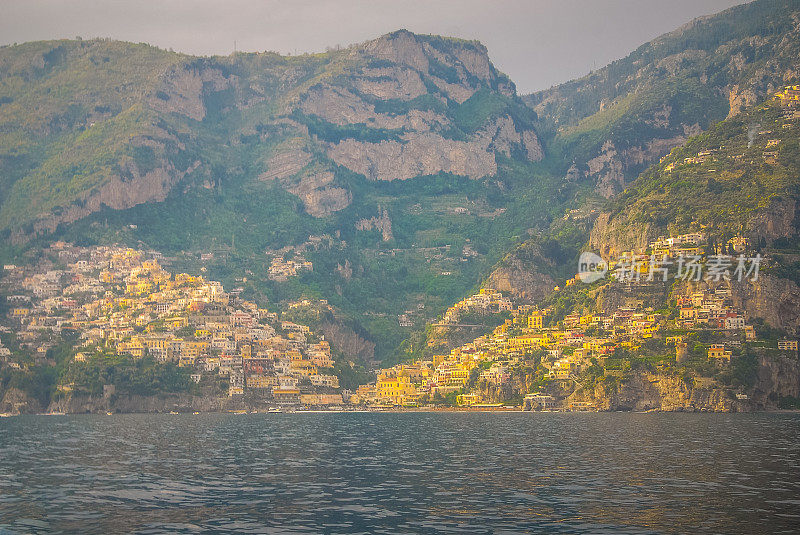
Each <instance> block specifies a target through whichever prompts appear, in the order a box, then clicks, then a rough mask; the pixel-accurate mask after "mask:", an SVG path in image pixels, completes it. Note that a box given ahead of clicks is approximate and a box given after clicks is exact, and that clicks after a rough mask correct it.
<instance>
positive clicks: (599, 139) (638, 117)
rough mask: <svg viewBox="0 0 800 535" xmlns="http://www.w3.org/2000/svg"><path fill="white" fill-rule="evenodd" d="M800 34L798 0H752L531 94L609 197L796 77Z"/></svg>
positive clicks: (558, 139)
mask: <svg viewBox="0 0 800 535" xmlns="http://www.w3.org/2000/svg"><path fill="white" fill-rule="evenodd" d="M743 21H748V22H746V23H743ZM755 21H759V22H758V23H756V22H755ZM764 27H769V28H770V29H771V32H770V33H769V34H765V33H764V32H763V31H762V30H761V29H760V28H764ZM798 37H800V10H799V9H798V6H797V4H796V3H794V2H792V1H780V0H778V1H774V2H752V3H749V4H747V5H742V6H737V7H734V8H732V9H729V10H727V11H724V12H722V13H718V14H716V15H711V16H708V17H701V18H698V19H695V20H693V21H691V22H690V23H688V24H686V25H684V26H683V27H681V28H678V29H676V30H675V31H672V32H670V33H667V34H664V35H662V36H660V37H658V38H656V39H654V40H653V41H651V42H649V43H646V44H644V45H642V46H641V47H639V48H638V49H637V50H635V51H634V52H632V53H631V54H630V55H629V56H628V57H626V58H623V59H621V60H618V61H615V62H613V63H612V64H610V65H608V66H606V67H604V68H602V69H599V70H596V71H593V72H592V73H591V74H589V75H587V76H584V77H583V78H579V79H577V80H572V81H570V82H566V83H564V84H560V85H557V86H555V87H552V88H550V89H546V90H543V91H540V92H538V93H535V94H532V95H528V96H526V97H524V98H525V101H526V102H527V103H528V104H529V105H530V106H532V107H533V109H535V110H536V112H537V114H538V115H539V117H540V119H542V123H543V124H547V125H549V129H550V130H552V132H553V135H554V137H555V142H556V143H564V144H565V145H566V146H569V147H570V148H572V149H574V150H572V151H571V152H570V159H573V160H575V161H576V162H577V164H578V166H579V167H580V169H581V172H583V173H585V176H587V177H589V178H590V179H591V180H593V181H594V182H595V183H596V185H597V192H598V193H599V194H601V195H603V196H605V197H609V196H610V195H613V194H614V193H616V192H618V191H620V190H621V189H622V188H624V186H625V183H626V182H628V181H630V180H631V179H633V178H634V177H635V176H636V175H637V174H638V173H639V172H641V171H642V170H643V168H644V166H646V165H648V164H650V163H654V162H656V161H658V159H659V158H660V157H662V156H664V155H665V154H667V153H668V152H669V150H670V149H671V148H673V147H676V146H679V145H681V144H682V143H683V140H684V139H685V138H686V137H689V136H691V135H694V134H696V133H698V132H699V130H700V129H706V128H707V127H708V126H709V125H711V124H713V123H715V122H717V121H720V120H722V119H725V118H726V117H728V118H730V117H734V116H736V115H737V114H738V113H740V112H741V111H742V110H743V109H746V108H748V107H752V106H753V105H755V104H756V103H758V102H760V101H762V100H763V99H764V98H766V97H767V96H768V95H769V94H771V93H772V92H774V91H775V90H777V89H778V88H779V86H780V85H782V84H783V83H788V82H789V81H790V80H794V79H796V78H797V76H798V71H800V62H798V57H799V56H798V52H800V45H798V43H800V39H798Z"/></svg>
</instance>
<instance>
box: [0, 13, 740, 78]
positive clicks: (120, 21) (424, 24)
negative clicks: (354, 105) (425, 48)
mask: <svg viewBox="0 0 800 535" xmlns="http://www.w3.org/2000/svg"><path fill="white" fill-rule="evenodd" d="M740 3H743V2H742V1H741V0H738V1H737V0H528V1H522V0H494V1H478V0H459V1H456V0H441V1H436V0H409V1H404V0H316V1H308V0H224V1H222V0H219V1H210V0H156V1H153V0H129V1H120V0H0V44H10V43H14V42H24V41H33V40H39V39H54V38H65V37H68V38H74V37H75V36H78V35H80V36H82V37H83V38H90V37H111V38H114V39H121V40H125V41H135V42H147V43H151V44H153V45H156V46H159V47H162V48H173V49H174V50H176V51H181V52H187V53H191V54H205V55H210V54H229V53H231V52H232V51H233V47H234V41H235V42H236V47H237V49H238V50H242V51H263V50H274V51H277V52H281V53H284V54H285V53H292V54H295V53H303V52H319V51H322V50H325V48H326V47H328V46H335V45H337V44H340V45H343V46H344V45H347V44H350V43H356V42H361V41H366V40H368V39H372V38H374V37H377V36H379V35H382V34H384V33H387V32H390V31H392V30H396V29H399V28H406V29H408V30H411V31H414V32H418V33H435V34H442V35H451V36H457V37H463V38H468V39H479V40H480V41H481V42H483V44H485V45H486V47H487V48H488V49H489V55H490V57H491V59H492V61H493V62H494V64H495V65H496V66H497V67H498V68H499V69H500V70H502V71H504V72H505V73H507V74H508V75H509V76H510V77H511V78H512V79H513V80H514V81H515V82H516V84H517V89H518V91H519V92H520V93H527V92H530V91H533V90H536V89H542V88H545V87H549V86H550V85H552V84H555V83H558V82H563V81H566V80H569V79H571V78H575V77H576V76H580V75H583V74H586V73H587V72H589V71H590V70H592V69H593V68H599V67H602V66H604V65H606V64H607V63H609V62H610V61H612V60H614V59H617V58H620V57H623V56H625V55H627V54H628V53H629V52H631V51H632V50H633V49H635V48H636V47H637V46H639V45H640V44H642V43H644V42H646V41H649V40H650V39H652V38H654V37H656V36H658V35H660V34H662V33H664V32H667V31H670V30H672V29H674V28H676V27H678V26H680V25H682V24H684V23H686V22H688V21H690V20H691V19H693V18H695V17H697V16H701V15H707V14H711V13H715V12H717V11H721V10H723V9H726V8H728V7H730V6H733V5H736V4H740Z"/></svg>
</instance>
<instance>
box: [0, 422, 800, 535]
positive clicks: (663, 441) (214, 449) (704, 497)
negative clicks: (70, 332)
mask: <svg viewBox="0 0 800 535" xmlns="http://www.w3.org/2000/svg"><path fill="white" fill-rule="evenodd" d="M798 530H800V415H796V414H754V415H743V414H734V415H719V414H532V413H510V414H491V413H469V414H464V413H416V414H411V413H400V414H387V413H382V414H375V413H344V414H336V413H328V414H324V413H323V414H319V413H299V414H258V415H255V414H254V415H227V414H205V415H114V416H22V417H14V418H2V419H0V533H3V534H4V533H52V532H68V533H75V532H77V533H119V532H136V533H214V532H225V531H232V532H239V533H274V534H295V533H393V534H394V533H470V534H481V533H493V534H501V533H781V532H783V533H797V532H798Z"/></svg>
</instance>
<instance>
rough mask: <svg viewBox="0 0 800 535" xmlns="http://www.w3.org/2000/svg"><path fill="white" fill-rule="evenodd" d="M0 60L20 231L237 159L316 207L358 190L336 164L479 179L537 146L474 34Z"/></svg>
mask: <svg viewBox="0 0 800 535" xmlns="http://www.w3.org/2000/svg"><path fill="white" fill-rule="evenodd" d="M0 73H1V74H0V77H1V78H0V80H1V81H2V90H1V92H2V97H0V99H1V100H0V101H1V102H2V103H3V104H2V106H3V107H2V115H1V116H0V117H1V118H2V119H1V120H2V125H0V128H2V132H3V139H2V140H0V147H1V148H2V155H1V156H0V158H2V160H1V161H2V165H3V171H4V181H3V182H4V183H3V184H2V192H3V196H2V207H0V226H1V227H2V228H3V229H4V230H6V231H11V233H12V235H13V236H14V237H15V238H16V239H18V240H20V239H24V238H27V237H30V235H31V230H32V231H33V232H34V233H41V232H48V231H49V232H52V231H54V230H55V229H56V227H57V226H58V225H59V224H61V223H70V222H72V221H75V220H78V219H80V218H82V217H85V216H86V215H89V214H91V213H94V212H96V211H98V210H99V209H100V208H101V207H102V206H104V205H105V206H108V207H110V208H113V209H125V208H130V207H132V206H135V205H138V204H141V203H144V202H150V201H163V200H164V199H165V198H166V197H167V196H168V195H169V193H170V191H172V189H173V188H174V187H175V186H176V185H177V184H178V183H179V182H181V181H182V180H183V179H184V178H185V177H188V180H186V181H185V182H186V184H187V185H189V187H198V186H200V187H203V186H205V187H213V186H214V185H216V184H217V183H223V182H224V180H225V176H224V175H227V174H231V173H235V172H236V171H237V170H236V167H242V168H246V169H242V170H241V171H240V172H243V173H245V174H248V175H254V176H250V177H248V178H257V179H258V180H260V181H262V182H264V183H275V184H278V185H279V186H280V187H281V188H283V189H285V190H287V191H289V192H291V193H292V194H294V195H296V196H298V197H299V198H300V200H301V202H302V204H303V208H304V210H305V212H306V213H308V214H310V215H312V216H314V217H324V216H327V215H330V214H331V213H334V212H337V211H340V210H342V209H344V208H346V207H347V206H348V205H349V204H350V203H351V202H352V200H353V192H352V191H351V189H350V188H348V187H347V186H346V184H344V183H343V179H342V178H341V177H337V176H336V174H337V173H336V171H337V169H339V168H342V169H344V170H349V171H352V172H354V173H357V174H359V175H361V176H363V177H365V178H366V179H367V180H371V181H376V180H378V181H392V180H406V179H409V178H414V177H418V176H428V175H437V174H438V173H450V174H453V175H458V176H467V177H470V178H473V179H480V178H484V177H491V176H495V175H496V174H497V172H498V164H497V161H496V159H495V155H496V154H504V155H505V156H507V157H511V152H512V150H513V151H514V153H515V154H514V155H515V156H521V157H522V159H525V160H531V161H535V160H539V159H541V157H542V150H541V146H540V145H539V142H538V139H537V136H536V133H535V132H534V131H533V130H532V128H531V122H532V117H533V114H532V113H530V112H528V111H527V109H526V108H525V107H524V106H522V105H521V102H520V101H519V100H518V99H517V98H516V96H515V93H514V85H513V84H512V83H511V82H510V81H509V80H508V78H507V77H505V76H504V75H502V74H500V73H498V72H497V71H496V70H495V69H494V67H493V66H492V65H491V63H490V62H489V59H488V56H487V53H486V49H485V48H484V47H483V46H482V45H480V44H479V43H474V42H466V41H458V40H452V39H443V38H438V37H422V36H415V35H413V34H411V33H410V32H406V31H399V32H395V33H393V34H389V35H386V36H384V37H382V38H380V39H377V40H375V41H372V42H369V43H365V44H363V45H360V46H356V47H352V48H349V49H346V50H340V51H332V52H329V53H326V54H319V55H313V56H301V57H293V58H284V57H280V56H277V55H274V54H268V53H265V54H235V55H233V56H229V57H214V58H194V57H189V56H185V55H179V54H175V53H171V52H166V51H163V50H158V49H155V48H152V47H149V46H146V45H133V44H128V43H119V42H110V41H102V40H94V41H89V42H84V41H60V42H39V43H26V44H23V45H19V46H11V47H4V48H3V49H2V50H0ZM232 154H235V156H236V157H235V158H232V157H231V156H232ZM218 167H219V168H218ZM232 168H233V169H232ZM31 225H32V227H31Z"/></svg>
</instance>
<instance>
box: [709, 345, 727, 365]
mask: <svg viewBox="0 0 800 535" xmlns="http://www.w3.org/2000/svg"><path fill="white" fill-rule="evenodd" d="M731 355H732V353H731V352H730V351H725V346H724V345H722V344H714V345H712V346H711V347H709V348H708V358H710V359H722V360H726V361H728V362H730V361H731Z"/></svg>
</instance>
